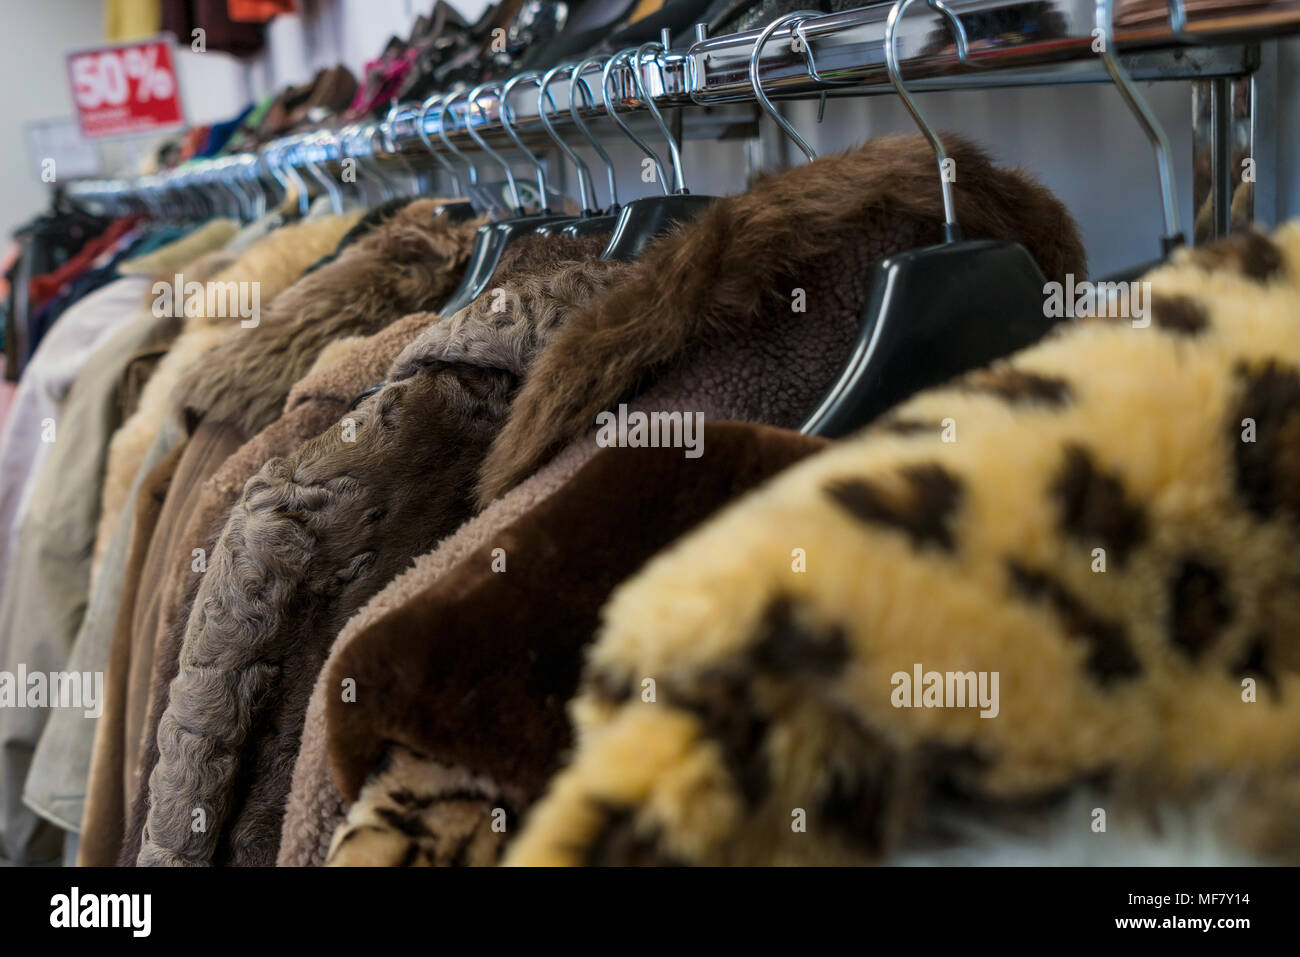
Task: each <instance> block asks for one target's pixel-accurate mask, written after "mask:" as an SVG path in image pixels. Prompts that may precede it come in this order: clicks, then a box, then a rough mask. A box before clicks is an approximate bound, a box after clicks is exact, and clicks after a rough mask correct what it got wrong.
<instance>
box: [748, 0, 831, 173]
mask: <svg viewBox="0 0 1300 957" xmlns="http://www.w3.org/2000/svg"><path fill="white" fill-rule="evenodd" d="M818 15H819V13H818V11H816V10H796V11H794V12H793V13H787V14H785V15H784V16H780V17H777V18H776V19H775V20H773V21H772V22H771V23H769V24H768V25H767V28H766V29H764V30H763V32H762V33H760V34H759V35H758V39H757V40H756V41H755V42H754V50H753V52H752V53H750V55H749V82H750V83H751V84H752V85H753V87H754V98H755V99H757V100H758V105H759V106H761V107H762V108H763V109H764V110H765V111H766V112H767V115H768V116H770V117H772V120H773V122H775V123H776V125H777V126H778V127H780V128H781V132H782V133H784V134H785V135H786V136H788V137H790V139H791V140H793V141H794V145H795V146H797V147H799V150H800V152H802V153H803V155H804V156H806V157H807V158H808V162H810V163H811V162H812V161H813V160H815V159H816V158H817V151H816V150H815V149H813V148H812V147H811V146H809V145H808V141H807V140H805V139H804V138H803V137H802V136H800V135H799V131H798V130H796V129H795V128H794V125H793V124H792V123H791V122H790V121H789V120H787V119H786V118H785V117H784V116H782V115H781V114H780V113H778V112H777V109H776V107H775V106H773V105H772V101H771V100H770V99H768V97H767V94H766V93H764V92H763V84H762V83H761V82H759V79H758V58H759V55H760V54H762V52H763V45H764V44H765V43H767V39H768V37H770V36H771V35H772V34H773V33H774V32H775V31H776V30H778V29H779V28H780V27H782V26H784V25H785V24H787V23H789V22H790V21H792V20H797V21H798V22H799V23H802V22H803V21H804V20H807V19H808V18H809V17H814V16H818ZM797 29H798V23H796V24H795V27H794V29H792V30H791V33H790V36H791V39H793V38H794V37H795V36H796V33H795V30H797ZM805 42H806V41H805Z"/></svg>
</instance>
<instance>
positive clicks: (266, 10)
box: [226, 0, 298, 23]
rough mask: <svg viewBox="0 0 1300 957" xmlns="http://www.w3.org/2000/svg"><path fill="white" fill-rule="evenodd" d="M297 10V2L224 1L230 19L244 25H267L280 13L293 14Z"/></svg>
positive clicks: (262, 0) (263, 0) (270, 0)
mask: <svg viewBox="0 0 1300 957" xmlns="http://www.w3.org/2000/svg"><path fill="white" fill-rule="evenodd" d="M297 9H298V4H297V0H226V11H227V12H228V13H229V14H230V19H232V20H239V21H242V22H244V23H267V22H268V21H270V20H272V19H273V18H275V17H276V16H277V15H279V14H281V13H295V12H297Z"/></svg>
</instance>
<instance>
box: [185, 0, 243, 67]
mask: <svg viewBox="0 0 1300 957" xmlns="http://www.w3.org/2000/svg"><path fill="white" fill-rule="evenodd" d="M162 29H163V30H165V31H167V32H168V33H170V34H172V35H173V36H175V37H176V38H177V39H178V40H179V41H180V42H181V43H189V42H190V41H191V40H192V39H194V31H195V30H202V31H203V43H204V47H205V48H206V49H208V50H214V51H217V52H219V53H229V54H231V55H233V56H249V55H251V54H254V53H258V52H260V51H261V50H262V47H263V45H264V44H265V42H266V27H265V24H263V23H261V22H256V23H247V22H243V21H239V20H235V19H233V18H232V17H231V16H230V13H229V11H228V10H227V8H226V0H162Z"/></svg>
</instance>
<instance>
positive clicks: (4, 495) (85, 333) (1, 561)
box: [0, 277, 149, 587]
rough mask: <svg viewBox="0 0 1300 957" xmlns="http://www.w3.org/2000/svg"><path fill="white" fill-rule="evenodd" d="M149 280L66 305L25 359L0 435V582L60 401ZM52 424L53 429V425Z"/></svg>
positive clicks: (138, 303)
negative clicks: (27, 361) (32, 354)
mask: <svg viewBox="0 0 1300 957" xmlns="http://www.w3.org/2000/svg"><path fill="white" fill-rule="evenodd" d="M148 293H149V281H148V280H147V279H143V278H137V277H129V278H122V279H119V280H117V281H116V282H113V283H110V284H109V285H108V286H105V287H104V288H102V289H100V290H98V291H97V292H95V293H92V294H91V295H89V296H87V297H86V298H85V299H83V300H82V301H81V302H79V303H77V304H76V305H75V306H73V307H72V308H71V309H69V310H68V311H67V312H66V313H65V314H64V315H63V317H62V319H61V321H60V322H59V324H58V325H57V326H56V327H55V329H54V330H52V331H51V333H50V335H49V336H48V337H47V339H46V341H45V342H44V343H42V345H41V347H40V348H39V349H38V350H37V352H36V356H35V357H34V358H33V360H32V362H31V363H30V364H29V366H28V368H27V370H26V372H25V373H24V375H23V378H22V380H21V381H20V383H19V387H18V392H17V394H16V396H15V398H14V404H13V408H12V410H11V411H10V414H9V420H8V422H7V423H6V427H5V431H4V434H3V437H0V474H3V475H4V479H5V480H4V482H3V483H2V484H0V536H2V537H0V587H3V585H4V583H5V582H6V581H7V569H8V564H9V560H10V557H11V556H12V555H13V550H14V549H15V548H16V547H17V535H18V528H19V521H20V516H21V515H22V514H24V513H25V512H26V509H27V501H28V498H29V497H30V494H31V480H32V479H33V478H34V477H35V476H36V475H37V474H38V473H39V470H40V467H41V465H42V464H43V463H44V462H45V459H46V456H47V455H48V454H49V452H50V451H51V449H52V447H53V441H54V439H55V438H57V434H58V433H57V428H56V426H57V422H58V418H59V414H58V410H59V405H60V404H61V403H62V401H63V399H64V397H65V396H66V395H67V393H68V390H69V389H71V388H72V384H73V382H75V381H76V378H77V375H78V374H79V373H80V372H81V370H82V368H83V366H84V365H85V363H86V362H87V361H88V360H89V359H90V357H91V356H92V355H93V354H94V352H95V348H96V346H97V345H98V344H100V343H101V342H102V341H103V339H104V337H106V336H108V335H111V334H112V330H113V328H114V327H115V326H116V325H117V324H119V323H121V322H122V321H124V320H125V319H127V318H129V317H130V316H132V315H134V314H135V313H136V312H137V311H138V310H139V309H141V308H142V307H144V306H146V305H147V303H148V299H147V296H148ZM52 430H53V431H52Z"/></svg>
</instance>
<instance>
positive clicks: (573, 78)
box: [569, 56, 618, 210]
mask: <svg viewBox="0 0 1300 957" xmlns="http://www.w3.org/2000/svg"><path fill="white" fill-rule="evenodd" d="M600 60H601V58H600V57H598V56H591V57H587V59H585V60H583V61H582V62H581V63H579V64H578V65H577V66H575V67H574V68H573V72H572V73H571V74H569V115H570V116H572V117H573V122H574V124H575V125H576V126H577V127H578V129H580V130H582V135H583V136H585V137H586V138H587V142H588V143H590V144H591V148H592V149H593V150H595V151H596V155H597V156H599V157H600V159H601V162H602V163H604V164H605V178H606V180H607V181H608V183H609V203H610V209H611V210H616V209H618V184H617V183H616V182H615V175H614V161H613V160H611V159H610V158H609V154H608V153H606V152H605V147H604V146H602V145H601V142H600V140H598V139H596V137H594V136H592V135H591V129H590V128H589V127H588V126H587V121H586V120H584V119H583V118H582V111H581V110H579V109H578V102H577V98H576V96H575V94H576V93H577V91H578V90H579V89H581V90H582V99H583V104H584V105H585V106H586V107H587V109H591V108H592V107H594V106H595V102H594V99H593V97H592V95H591V88H590V87H589V86H587V81H586V80H585V79H583V77H582V74H583V73H584V72H586V70H587V67H588V66H591V65H599V64H600ZM601 75H602V76H603V75H604V72H603V71H602V73H601Z"/></svg>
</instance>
